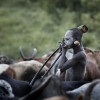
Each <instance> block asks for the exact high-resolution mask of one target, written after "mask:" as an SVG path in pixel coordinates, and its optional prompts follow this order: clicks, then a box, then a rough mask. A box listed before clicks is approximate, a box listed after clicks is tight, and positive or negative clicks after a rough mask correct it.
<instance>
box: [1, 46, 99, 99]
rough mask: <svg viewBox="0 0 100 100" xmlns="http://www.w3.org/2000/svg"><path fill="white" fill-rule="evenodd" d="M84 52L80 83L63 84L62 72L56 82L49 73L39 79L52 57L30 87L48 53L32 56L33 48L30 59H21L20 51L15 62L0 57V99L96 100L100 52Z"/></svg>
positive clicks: (68, 82) (23, 57)
mask: <svg viewBox="0 0 100 100" xmlns="http://www.w3.org/2000/svg"><path fill="white" fill-rule="evenodd" d="M84 50H85V52H86V55H87V64H86V72H85V77H84V81H64V73H63V74H62V76H61V79H59V78H58V77H57V76H55V75H54V74H51V73H52V72H49V73H48V75H47V77H45V78H44V79H41V77H42V76H43V75H44V74H45V72H46V71H47V70H48V68H49V67H50V65H51V63H52V62H53V60H54V58H55V57H56V55H54V56H53V57H52V58H51V59H50V60H49V61H48V62H47V64H46V66H44V68H43V69H42V71H41V72H40V73H39V75H38V77H37V81H36V82H35V83H34V84H33V85H30V84H29V83H30V81H31V80H32V78H33V77H34V75H35V74H36V72H37V71H38V70H39V69H40V67H41V66H42V65H43V63H44V62H45V61H46V59H47V58H48V57H49V56H50V55H51V53H50V54H47V55H45V56H43V57H36V53H37V52H36V49H34V53H33V54H32V57H25V56H24V54H23V52H22V50H21V48H20V54H21V58H20V59H18V60H17V61H16V62H9V61H10V60H9V59H8V58H7V57H5V56H1V57H0V100H100V95H99V93H100V79H99V78H100V51H95V50H91V49H89V48H87V47H85V48H84ZM7 60H9V61H7ZM51 71H52V70H51Z"/></svg>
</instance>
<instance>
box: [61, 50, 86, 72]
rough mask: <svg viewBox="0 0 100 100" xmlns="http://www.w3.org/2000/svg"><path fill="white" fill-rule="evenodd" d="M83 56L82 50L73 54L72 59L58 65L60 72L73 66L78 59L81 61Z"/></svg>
mask: <svg viewBox="0 0 100 100" xmlns="http://www.w3.org/2000/svg"><path fill="white" fill-rule="evenodd" d="M84 57H85V54H83V53H82V52H79V53H78V54H75V55H74V56H73V58H72V59H70V60H67V61H66V62H65V63H64V64H63V65H62V67H60V70H61V72H64V71H65V70H66V69H68V68H70V67H72V66H75V64H76V63H78V62H80V61H83V59H84Z"/></svg>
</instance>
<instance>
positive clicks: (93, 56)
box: [84, 47, 100, 81]
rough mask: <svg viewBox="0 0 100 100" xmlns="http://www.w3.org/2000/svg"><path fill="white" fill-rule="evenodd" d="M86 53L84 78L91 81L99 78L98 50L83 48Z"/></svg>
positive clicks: (99, 58)
mask: <svg viewBox="0 0 100 100" xmlns="http://www.w3.org/2000/svg"><path fill="white" fill-rule="evenodd" d="M84 49H85V52H86V55H87V64H86V73H85V80H87V81H92V80H94V79H98V78H100V52H99V51H93V50H91V49H89V48H87V47H85V48H84Z"/></svg>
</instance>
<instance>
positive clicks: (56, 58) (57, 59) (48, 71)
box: [42, 53, 61, 79]
mask: <svg viewBox="0 0 100 100" xmlns="http://www.w3.org/2000/svg"><path fill="white" fill-rule="evenodd" d="M60 56H61V53H60V54H59V56H58V57H57V58H56V60H55V61H54V62H53V64H52V65H51V66H50V67H49V69H48V70H47V72H46V73H45V74H44V75H43V77H42V79H43V78H44V77H45V76H46V75H47V74H48V72H49V71H50V70H51V68H52V67H53V66H54V64H55V63H56V61H57V60H58V59H59V57H60Z"/></svg>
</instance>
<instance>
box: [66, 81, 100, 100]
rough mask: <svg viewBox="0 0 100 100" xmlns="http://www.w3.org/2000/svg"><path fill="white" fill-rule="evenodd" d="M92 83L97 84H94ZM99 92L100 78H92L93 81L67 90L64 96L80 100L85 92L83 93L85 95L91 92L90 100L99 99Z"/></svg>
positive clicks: (71, 99) (72, 99) (70, 99)
mask: <svg viewBox="0 0 100 100" xmlns="http://www.w3.org/2000/svg"><path fill="white" fill-rule="evenodd" d="M94 83H95V84H96V83H98V84H97V85H96V86H95V84H94ZM94 86H95V87H94ZM93 87H94V88H93ZM92 89H93V91H92ZM99 92H100V80H94V81H93V82H90V83H86V84H84V85H82V86H81V87H79V88H77V89H74V90H72V91H67V92H66V96H67V97H68V99H69V100H77V99H78V100H80V99H81V98H82V97H83V95H84V94H85V93H86V94H85V95H87V96H90V94H91V98H92V100H99V98H100V95H99ZM80 94H81V95H80ZM89 98H90V97H89ZM83 100H90V99H83Z"/></svg>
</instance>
